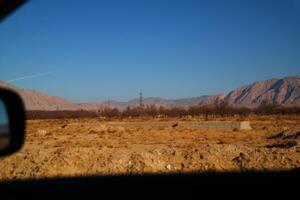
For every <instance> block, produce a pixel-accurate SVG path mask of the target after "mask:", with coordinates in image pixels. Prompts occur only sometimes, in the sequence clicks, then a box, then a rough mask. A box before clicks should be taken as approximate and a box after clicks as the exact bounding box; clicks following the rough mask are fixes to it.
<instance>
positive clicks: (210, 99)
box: [0, 76, 300, 111]
mask: <svg viewBox="0 0 300 200" xmlns="http://www.w3.org/2000/svg"><path fill="white" fill-rule="evenodd" d="M0 87H5V88H11V89H13V90H15V91H17V92H18V93H20V95H21V96H22V98H23V99H24V102H25V105H26V109H27V110H81V109H82V110H94V111H95V110H100V109H102V108H103V107H105V106H108V105H109V106H110V107H116V108H119V109H125V108H127V107H128V106H131V107H135V106H138V105H139V99H133V100H130V101H128V102H119V101H111V102H110V103H109V104H108V103H107V102H100V103H74V102H71V101H67V100H65V99H62V98H60V97H55V96H50V95H47V94H44V93H41V92H37V91H33V90H28V89H21V88H17V87H16V86H14V85H11V84H8V83H6V82H4V81H0ZM220 100H225V101H228V102H229V103H230V104H232V105H234V106H249V107H252V106H257V105H259V104H260V103H261V102H262V101H264V100H266V101H268V102H271V103H278V104H283V105H300V76H293V77H285V78H282V79H276V78H273V79H270V80H265V81H258V82H255V83H252V84H249V85H245V86H242V87H240V88H237V89H234V90H232V91H231V92H229V93H228V94H216V95H204V96H199V97H192V98H184V99H175V100H170V99H163V98H159V97H149V98H145V99H144V104H145V105H156V106H164V107H167V108H172V107H188V106H193V105H199V104H201V105H204V104H214V103H217V102H219V101H220Z"/></svg>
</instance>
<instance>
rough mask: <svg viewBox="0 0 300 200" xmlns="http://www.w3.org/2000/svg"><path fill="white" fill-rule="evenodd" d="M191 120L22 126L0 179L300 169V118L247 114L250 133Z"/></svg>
mask: <svg viewBox="0 0 300 200" xmlns="http://www.w3.org/2000/svg"><path fill="white" fill-rule="evenodd" d="M134 120H135V123H132V122H133V121H134ZM161 120H163V121H166V122H167V123H164V126H153V125H152V124H153V122H154V121H161ZM195 120H202V119H196V118H193V119H183V118H182V119H176V118H172V119H171V118H170V119H159V118H158V119H152V120H151V121H148V120H145V119H127V120H123V121H122V122H121V121H118V120H115V121H103V120H101V119H72V120H35V121H28V123H27V132H26V142H25V146H24V147H23V149H22V150H21V151H20V152H18V153H16V154H14V155H12V156H9V157H4V158H1V159H0V168H1V170H0V179H1V180H8V179H24V178H41V177H56V176H84V175H100V174H101V175H103V174H132V173H170V172H175V173H182V172H195V171H196V172H206V171H217V172H223V171H245V170H253V169H255V170H282V169H285V170H289V169H294V168H299V167H300V146H299V142H300V119H299V116H269V117H263V116H262V117H257V116H249V117H248V118H247V120H250V122H251V126H252V128H253V129H252V130H240V131H239V130H235V129H233V130H220V129H214V128H209V129H199V128H195V127H192V126H189V125H188V124H189V121H192V122H194V121H195ZM217 120H228V119H223V118H220V119H217ZM230 120H240V119H239V118H231V119H230ZM140 122H141V123H143V126H138V123H140ZM181 122H185V125H182V123H181ZM175 124H177V125H176V126H175Z"/></svg>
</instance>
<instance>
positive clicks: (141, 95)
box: [139, 90, 144, 108]
mask: <svg viewBox="0 0 300 200" xmlns="http://www.w3.org/2000/svg"><path fill="white" fill-rule="evenodd" d="M139 95H140V107H141V108H142V107H144V104H143V93H142V90H141V91H140V93H139Z"/></svg>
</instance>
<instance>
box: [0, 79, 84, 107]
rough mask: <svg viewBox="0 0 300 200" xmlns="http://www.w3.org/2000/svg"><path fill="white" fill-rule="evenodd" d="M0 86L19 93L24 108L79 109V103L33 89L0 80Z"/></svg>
mask: <svg viewBox="0 0 300 200" xmlns="http://www.w3.org/2000/svg"><path fill="white" fill-rule="evenodd" d="M0 87H2V88H9V89H12V90H14V91H16V92H17V93H19V94H20V95H21V97H22V99H23V101H24V103H25V107H26V110H79V109H81V108H80V106H79V105H77V104H75V103H73V102H70V101H67V100H65V99H62V98H60V97H55V96H50V95H47V94H44V93H41V92H37V91H34V90H28V89H21V88H18V87H16V86H14V85H12V84H9V83H6V82H4V81H0Z"/></svg>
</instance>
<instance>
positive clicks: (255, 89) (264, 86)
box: [225, 76, 300, 106]
mask: <svg viewBox="0 0 300 200" xmlns="http://www.w3.org/2000/svg"><path fill="white" fill-rule="evenodd" d="M225 100H226V101H228V102H229V103H231V104H234V105H246V106H251V105H258V104H260V103H261V102H262V101H264V100H265V101H267V102H271V103H278V104H285V105H300V76H291V77H285V78H282V79H276V78H272V79H270V80H266V81H257V82H254V83H252V84H249V85H245V86H242V87H240V88H237V89H235V90H233V91H231V92H230V93H229V94H228V95H227V96H226V97H225Z"/></svg>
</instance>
